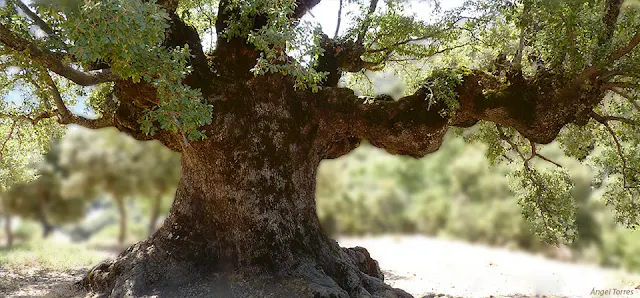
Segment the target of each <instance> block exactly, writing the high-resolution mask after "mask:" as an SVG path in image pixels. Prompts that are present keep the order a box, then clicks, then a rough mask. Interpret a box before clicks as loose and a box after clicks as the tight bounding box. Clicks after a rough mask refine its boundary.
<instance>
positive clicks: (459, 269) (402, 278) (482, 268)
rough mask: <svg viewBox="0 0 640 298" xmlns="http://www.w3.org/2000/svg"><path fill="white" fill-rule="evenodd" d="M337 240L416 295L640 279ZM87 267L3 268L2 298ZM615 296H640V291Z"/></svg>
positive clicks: (557, 291)
mask: <svg viewBox="0 0 640 298" xmlns="http://www.w3.org/2000/svg"><path fill="white" fill-rule="evenodd" d="M339 242H340V244H341V245H342V246H363V247H366V248H367V249H368V250H369V252H370V253H371V255H372V257H373V258H375V259H377V260H378V261H379V262H380V266H381V267H382V269H383V271H384V272H385V276H386V280H387V282H388V283H390V284H391V285H393V286H395V287H398V288H402V289H404V290H406V291H407V292H409V293H411V294H413V295H414V296H415V297H424V296H428V295H429V294H434V293H435V294H446V295H451V296H458V297H490V296H505V297H540V296H560V297H592V296H593V295H591V293H592V290H607V289H633V288H634V287H636V286H638V285H640V275H632V274H628V273H624V272H621V271H616V270H610V269H603V268H598V267H595V266H590V265H583V264H572V263H564V262H559V261H554V260H549V259H545V258H543V257H540V256H535V255H531V254H527V253H523V252H515V251H509V250H507V249H501V248H491V247H486V246H480V245H471V244H467V243H464V242H458V241H451V240H442V239H433V238H428V237H423V236H384V237H373V238H341V239H340V241H339ZM88 268H89V267H86V266H78V267H77V268H73V269H66V270H61V271H57V270H51V269H41V268H38V266H37V265H35V264H31V265H30V264H26V266H11V267H6V266H5V268H0V297H12V298H13V297H16V298H17V297H56V296H57V295H53V294H52V293H53V292H59V291H60V289H62V288H63V287H64V285H65V284H68V283H70V282H73V281H75V280H77V279H78V278H80V277H81V276H82V275H83V274H84V273H85V272H86V270H88ZM47 294H49V295H47ZM605 296H606V297H614V296H616V295H613V293H611V294H610V295H605ZM616 297H640V290H634V293H633V295H626V296H620V295H618V296H616Z"/></svg>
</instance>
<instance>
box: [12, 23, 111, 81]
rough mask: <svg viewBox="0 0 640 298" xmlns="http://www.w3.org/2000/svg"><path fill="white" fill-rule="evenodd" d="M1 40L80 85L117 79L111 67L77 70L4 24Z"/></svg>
mask: <svg viewBox="0 0 640 298" xmlns="http://www.w3.org/2000/svg"><path fill="white" fill-rule="evenodd" d="M0 42H2V43H3V44H5V45H6V46H7V47H9V48H11V49H13V50H15V51H19V52H25V53H27V54H28V55H29V56H30V57H31V59H32V60H33V61H35V62H38V63H40V64H42V65H43V66H45V67H46V68H48V69H49V70H51V71H53V72H55V73H57V74H59V75H61V76H63V77H65V78H67V79H69V80H71V81H73V82H74V83H76V84H78V85H82V86H91V85H96V84H99V83H104V82H111V81H115V80H116V79H117V76H116V75H115V74H113V73H112V72H111V70H109V69H103V70H92V71H89V72H83V71H79V70H76V69H75V68H73V67H72V66H70V65H67V64H65V63H63V62H62V60H61V59H60V56H59V55H58V54H55V53H52V52H50V51H48V50H45V49H40V48H39V47H38V46H36V45H35V44H34V43H32V42H30V41H28V40H26V39H24V38H22V37H19V36H17V35H15V34H13V32H11V30H9V28H7V26H5V25H4V24H0Z"/></svg>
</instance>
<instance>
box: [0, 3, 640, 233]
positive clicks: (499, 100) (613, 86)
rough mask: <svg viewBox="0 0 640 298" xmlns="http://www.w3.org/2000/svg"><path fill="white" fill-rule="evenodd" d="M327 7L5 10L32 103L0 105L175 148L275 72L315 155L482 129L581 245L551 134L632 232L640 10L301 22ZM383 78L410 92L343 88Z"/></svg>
mask: <svg viewBox="0 0 640 298" xmlns="http://www.w3.org/2000/svg"><path fill="white" fill-rule="evenodd" d="M320 2H321V1H320V0H279V1H269V0H256V1H239V0H221V1H216V0H189V1H186V0H185V1H177V0H158V1H140V0H105V1H90V0H87V1H79V0H57V1H55V0H48V1H47V0H39V1H35V2H33V3H28V2H25V1H21V0H5V1H3V6H2V7H1V8H0V68H2V70H3V73H2V74H0V86H2V90H0V92H4V93H6V92H9V91H12V90H16V89H19V90H22V94H25V95H26V96H28V97H29V100H23V101H22V102H21V101H20V100H18V101H17V103H16V101H14V102H7V101H3V102H2V103H1V104H2V106H1V107H0V108H1V110H0V116H1V120H0V121H3V122H2V123H3V125H5V126H6V123H11V121H22V122H25V123H34V125H35V124H36V123H39V122H40V121H41V120H42V119H49V118H55V119H57V121H58V123H61V124H70V123H75V124H78V125H81V126H85V127H89V128H102V127H109V126H114V127H117V128H118V129H119V130H121V131H123V132H126V133H128V134H130V135H132V136H134V137H135V138H137V139H141V140H150V139H157V140H160V141H161V142H162V143H163V144H165V145H166V146H167V147H169V148H171V149H173V150H175V151H182V150H185V149H184V148H187V147H188V146H190V145H191V144H192V143H193V142H198V141H199V140H201V139H205V138H207V137H208V136H211V135H213V134H212V132H214V131H216V130H219V129H224V128H221V127H216V126H215V125H213V124H212V123H213V122H212V117H223V116H224V115H225V113H231V112H233V107H232V106H231V104H229V103H230V102H233V101H234V98H228V97H226V96H225V95H226V94H228V92H227V91H228V90H230V89H236V90H242V88H252V86H247V85H246V84H247V82H249V80H250V79H251V78H252V77H254V76H269V78H279V79H280V80H282V81H286V82H288V84H290V85H291V86H294V87H295V90H296V91H295V92H296V94H297V97H299V98H304V100H306V101H307V103H305V105H304V108H305V109H307V110H305V115H306V114H310V115H312V116H313V121H316V122H317V123H321V125H320V126H322V127H323V129H324V130H323V132H326V134H329V135H330V137H326V136H323V137H324V139H331V140H332V141H331V142H328V143H327V142H322V143H321V142H317V143H318V144H317V146H322V148H320V149H318V151H320V152H324V153H323V156H322V158H336V157H339V156H341V155H344V154H346V153H348V152H349V151H351V150H352V149H354V148H355V147H357V145H358V144H359V142H360V140H363V139H364V140H367V141H369V142H370V143H371V144H373V145H375V146H378V147H381V148H384V149H385V150H387V151H388V152H390V153H393V154H404V155H410V156H415V157H420V156H424V155H426V154H428V153H431V152H433V151H435V150H437V149H438V148H439V146H440V144H441V142H442V139H443V136H444V134H445V132H446V131H447V130H448V128H449V127H459V128H467V127H471V126H473V125H475V124H476V123H478V122H481V124H480V128H479V129H477V131H474V133H473V134H472V135H467V137H469V138H470V139H474V140H481V141H484V142H488V143H489V144H490V150H489V152H488V153H489V155H490V156H491V157H492V158H494V159H496V160H498V159H501V157H503V156H504V157H505V159H509V160H516V161H517V160H519V161H518V164H520V165H521V166H520V168H521V169H520V170H519V171H517V172H516V173H515V174H514V185H516V189H518V190H519V194H520V198H521V200H520V203H521V205H522V206H523V208H524V209H523V210H524V215H525V216H526V217H528V218H530V219H531V220H532V221H534V222H536V223H537V226H538V227H539V230H540V231H542V232H541V233H542V234H543V235H544V236H545V238H547V239H549V240H551V241H553V240H554V239H558V238H567V239H570V238H572V237H573V229H572V228H571V227H572V224H571V223H572V221H573V220H572V217H573V215H574V214H575V206H574V204H573V203H572V201H571V195H570V185H571V181H570V179H569V178H570V177H569V176H568V175H567V174H566V172H565V171H564V170H562V169H553V170H549V169H546V168H544V167H539V166H536V167H534V164H533V162H532V161H533V160H547V161H550V162H551V163H552V167H554V165H553V163H554V162H553V161H551V160H548V159H547V158H546V157H544V156H543V155H542V154H540V153H539V147H540V146H539V144H546V143H549V142H552V141H553V140H555V139H558V140H559V141H560V142H561V143H562V145H563V147H564V148H565V149H566V153H567V154H570V155H572V156H575V157H577V158H579V159H582V160H585V161H586V162H592V163H593V164H594V165H597V166H599V168H601V169H602V175H600V177H611V179H609V180H610V183H609V186H608V190H607V194H606V195H605V197H606V198H607V202H608V203H610V204H612V205H613V206H614V207H615V209H616V210H617V211H618V214H619V215H620V216H619V218H620V220H621V221H622V222H624V223H626V224H628V225H630V226H636V225H637V224H638V220H639V219H640V209H639V208H637V204H638V203H640V201H639V200H640V194H639V193H638V189H637V188H636V187H637V186H638V180H640V171H639V170H638V169H639V168H640V153H638V151H637V150H635V148H638V146H639V145H640V144H638V142H639V140H640V135H639V133H640V131H639V130H638V127H640V117H639V116H638V115H639V114H638V112H640V105H639V104H638V101H637V100H638V99H640V97H639V96H640V81H639V76H640V50H638V47H637V45H638V44H639V43H640V3H639V2H638V1H636V0H627V1H622V0H589V1H584V0H566V1H543V0H503V1H491V0H468V1H465V2H464V5H462V6H461V7H460V8H455V9H452V10H444V9H442V8H441V7H440V6H439V5H438V4H439V3H438V2H437V1H433V2H431V3H432V5H434V7H435V9H434V11H433V12H432V13H430V14H428V13H427V12H424V11H412V10H410V9H409V6H410V5H411V4H413V2H412V1H407V0H386V1H377V0H370V1H369V0H366V1H365V0H350V1H340V2H339V5H340V9H339V13H338V15H337V16H336V20H337V26H336V27H337V28H336V29H335V33H333V32H332V34H325V33H323V32H322V30H321V29H319V28H318V27H317V24H315V25H314V23H313V22H307V21H305V18H304V16H305V15H308V14H310V12H311V11H312V9H313V8H314V7H316V6H317V5H318V4H319V3H320ZM332 3H333V2H332ZM335 4H338V3H335ZM343 10H344V13H343ZM347 11H351V12H352V13H347ZM327 17H334V16H324V15H323V16H315V18H327ZM312 19H313V18H312ZM375 71H395V72H396V73H398V74H399V75H401V76H404V77H406V79H407V80H406V86H405V87H406V88H405V89H404V91H403V92H404V94H403V95H405V96H404V97H402V98H400V99H392V98H390V97H389V96H384V95H380V96H376V97H358V96H356V95H355V93H354V92H353V91H352V90H351V89H348V88H344V87H338V85H339V84H341V82H347V83H353V82H358V81H360V82H362V81H366V79H365V80H363V78H366V76H367V74H370V73H371V72H375ZM365 85H366V83H365ZM369 95H371V94H369ZM32 98H37V99H38V100H33V99H32ZM77 102H82V103H83V104H82V105H81V106H85V107H87V108H88V110H89V113H80V112H78V111H76V110H74V107H76V108H77V106H78V103H77ZM21 103H22V104H21ZM27 103H28V104H27ZM235 104H237V105H238V106H241V105H243V104H244V103H235ZM537 145H538V147H537ZM313 146H316V144H315V143H314V145H313ZM590 155H591V157H589V158H587V157H588V156H590Z"/></svg>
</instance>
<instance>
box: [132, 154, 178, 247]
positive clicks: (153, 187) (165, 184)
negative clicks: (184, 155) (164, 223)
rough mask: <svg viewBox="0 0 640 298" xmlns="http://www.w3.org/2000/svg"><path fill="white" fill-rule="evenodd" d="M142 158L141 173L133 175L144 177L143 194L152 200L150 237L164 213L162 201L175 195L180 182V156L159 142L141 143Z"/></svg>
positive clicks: (142, 182)
mask: <svg viewBox="0 0 640 298" xmlns="http://www.w3.org/2000/svg"><path fill="white" fill-rule="evenodd" d="M137 151H138V152H137V153H134V154H139V155H140V156H141V158H140V165H139V167H138V169H139V171H138V172H137V173H132V174H134V175H138V176H139V177H143V179H142V181H141V184H142V191H141V192H142V193H141V195H144V196H147V197H149V199H150V205H151V206H150V213H149V215H150V216H149V228H148V231H149V236H151V234H153V232H155V231H156V228H157V224H158V219H159V218H160V215H161V214H162V213H166V212H164V210H163V209H162V206H163V204H162V199H163V198H164V197H166V196H167V195H174V194H175V191H176V188H177V187H178V181H179V180H180V155H179V154H177V153H175V152H173V151H171V150H168V149H167V148H166V147H164V146H162V144H160V143H158V142H145V143H139V148H137Z"/></svg>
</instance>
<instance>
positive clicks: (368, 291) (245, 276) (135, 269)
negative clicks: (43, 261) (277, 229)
mask: <svg viewBox="0 0 640 298" xmlns="http://www.w3.org/2000/svg"><path fill="white" fill-rule="evenodd" d="M152 239H153V238H151V239H149V240H147V241H143V242H140V243H137V244H135V245H133V246H131V247H130V248H128V249H127V250H126V251H124V252H123V253H122V254H120V255H119V256H118V257H117V258H116V259H114V260H109V261H105V262H103V263H101V264H99V265H97V266H96V267H94V268H93V269H92V270H91V271H89V273H88V274H87V276H86V277H85V278H84V279H83V280H81V281H79V282H78V283H77V285H78V286H79V287H81V288H82V289H84V290H86V291H89V292H92V293H95V294H99V297H145V296H154V295H158V296H159V297H313V298H324V297H327V298H329V297H332V298H343V297H344V298H348V297H380V298H382V297H384V298H392V297H394V298H395V297H398V298H405V297H406V298H410V297H412V296H411V295H409V294H408V293H406V292H404V291H402V290H399V289H394V288H391V287H390V286H388V285H386V284H385V283H384V282H383V279H384V277H383V275H382V272H381V271H380V268H379V267H378V263H377V262H376V261H375V260H373V259H372V258H371V257H370V256H369V253H368V252H367V250H366V249H364V248H362V247H355V248H340V247H339V246H338V244H337V242H335V241H331V244H330V246H332V247H330V251H326V252H324V253H323V254H322V255H320V257H319V258H318V257H316V258H305V257H300V258H297V261H296V262H295V263H292V264H288V265H286V266H283V267H282V268H278V270H276V271H273V270H264V272H256V271H255V270H252V272H243V271H242V270H236V271H233V272H215V271H214V270H210V269H209V268H207V266H199V265H198V264H194V263H192V262H185V261H179V259H180V258H176V257H174V256H173V253H172V252H170V251H167V250H164V249H162V248H160V247H159V246H157V245H155V244H154V243H152Z"/></svg>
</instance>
